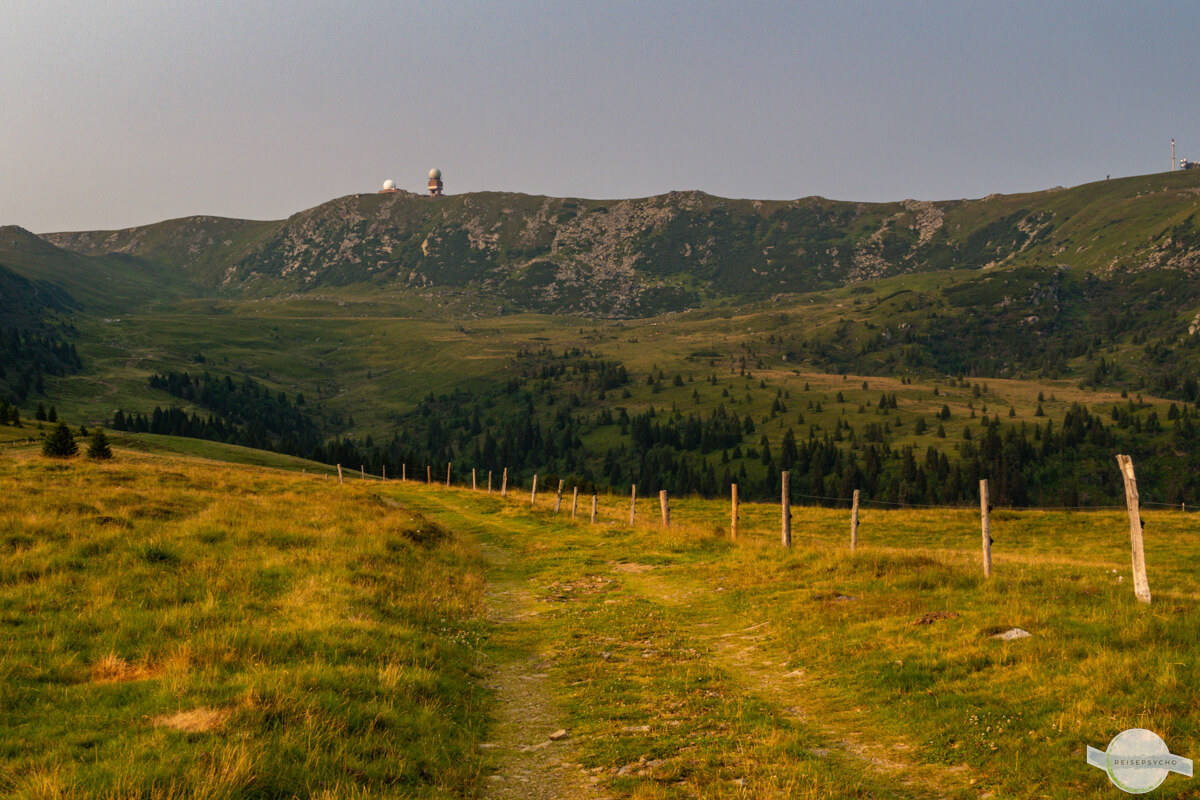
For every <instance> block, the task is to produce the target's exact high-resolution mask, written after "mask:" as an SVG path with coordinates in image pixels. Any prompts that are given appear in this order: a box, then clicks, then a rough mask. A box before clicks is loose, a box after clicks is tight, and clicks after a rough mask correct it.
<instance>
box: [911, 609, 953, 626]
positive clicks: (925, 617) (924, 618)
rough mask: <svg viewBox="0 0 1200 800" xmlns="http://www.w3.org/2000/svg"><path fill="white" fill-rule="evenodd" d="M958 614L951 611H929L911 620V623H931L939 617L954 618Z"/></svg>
mask: <svg viewBox="0 0 1200 800" xmlns="http://www.w3.org/2000/svg"><path fill="white" fill-rule="evenodd" d="M957 616H958V614H956V613H954V612H953V611H930V612H929V613H928V614H922V615H921V616H919V617H917V618H916V619H914V620H913V621H912V624H913V625H932V624H933V623H935V622H937V621H938V620H939V619H954V618H956V617H957Z"/></svg>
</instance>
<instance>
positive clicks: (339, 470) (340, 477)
mask: <svg viewBox="0 0 1200 800" xmlns="http://www.w3.org/2000/svg"><path fill="white" fill-rule="evenodd" d="M338 483H345V481H344V480H342V465H341V464H338Z"/></svg>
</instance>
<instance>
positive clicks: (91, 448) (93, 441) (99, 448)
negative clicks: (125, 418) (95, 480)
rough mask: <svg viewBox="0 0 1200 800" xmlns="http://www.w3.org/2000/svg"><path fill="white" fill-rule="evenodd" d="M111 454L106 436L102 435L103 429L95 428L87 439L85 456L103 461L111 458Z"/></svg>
mask: <svg viewBox="0 0 1200 800" xmlns="http://www.w3.org/2000/svg"><path fill="white" fill-rule="evenodd" d="M112 455H113V454H112V448H111V447H109V446H108V437H107V436H105V435H104V429H103V428H96V430H94V431H92V436H91V438H90V439H88V449H87V457H88V458H93V459H96V460H97V461H103V460H105V459H109V458H112Z"/></svg>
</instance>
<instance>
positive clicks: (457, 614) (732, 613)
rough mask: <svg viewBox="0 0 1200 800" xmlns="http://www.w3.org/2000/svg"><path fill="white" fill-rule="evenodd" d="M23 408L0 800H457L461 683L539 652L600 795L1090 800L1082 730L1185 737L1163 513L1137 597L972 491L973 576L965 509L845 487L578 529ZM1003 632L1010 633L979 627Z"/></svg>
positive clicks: (476, 706)
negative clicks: (170, 447) (239, 460)
mask: <svg viewBox="0 0 1200 800" xmlns="http://www.w3.org/2000/svg"><path fill="white" fill-rule="evenodd" d="M36 430H37V429H36V427H32V428H28V429H21V430H16V429H11V428H0V434H2V437H0V438H3V440H4V441H3V443H2V444H4V447H3V450H2V451H0V452H2V453H3V457H2V458H0V475H2V476H3V479H4V480H5V482H6V485H7V486H9V487H10V491H9V492H8V493H6V500H5V502H4V505H3V506H0V624H2V625H3V628H4V630H5V637H4V639H3V640H2V642H0V717H2V720H0V724H2V725H3V727H4V729H5V730H7V731H13V732H16V733H17V734H18V735H16V736H8V737H6V738H5V741H4V742H3V744H2V745H0V790H2V791H3V793H4V794H5V796H12V797H17V798H91V797H105V798H118V799H121V800H124V798H130V799H132V798H142V797H154V798H158V797H162V798H169V797H211V798H238V797H292V796H312V797H323V798H330V800H332V798H343V797H468V796H474V794H473V793H475V792H478V791H480V790H481V787H482V786H484V783H483V781H485V780H486V779H487V778H488V776H489V774H490V773H491V772H492V771H495V770H499V771H500V774H501V775H503V774H507V773H505V771H504V768H505V758H508V757H519V756H504V755H502V754H497V753H498V751H495V750H480V749H479V748H478V747H477V746H478V745H479V744H480V743H481V742H484V741H487V740H488V738H489V736H490V735H491V732H492V731H493V730H494V727H495V726H494V723H495V722H496V721H497V720H496V717H495V714H496V708H497V698H495V697H494V696H492V695H490V694H489V692H488V691H487V690H486V689H485V688H484V681H483V679H484V678H485V676H486V675H487V674H488V673H489V672H490V670H491V669H492V668H493V667H495V666H500V665H504V664H510V663H524V661H526V660H528V659H529V658H531V657H533V658H536V659H537V661H538V663H539V664H541V665H544V669H545V671H546V672H548V673H549V675H550V678H549V684H548V685H549V687H550V688H549V692H550V695H551V697H550V700H551V702H552V704H553V706H554V707H555V708H556V709H557V713H558V714H559V715H560V717H559V718H560V719H561V720H563V721H564V723H565V727H567V728H568V730H569V732H570V737H569V739H568V740H567V742H566V743H564V744H562V745H558V746H559V747H562V748H565V749H564V750H563V751H562V756H561V757H562V758H563V759H569V760H571V761H572V762H573V763H578V764H580V765H581V768H582V769H583V770H585V771H586V772H587V773H590V774H591V776H592V777H593V779H594V780H596V781H598V782H599V783H601V784H602V786H603V787H604V789H605V790H606V791H607V792H608V793H609V795H610V796H613V797H630V798H676V797H679V798H682V797H755V798H784V797H787V798H795V797H799V798H818V797H833V796H836V797H861V798H868V797H912V798H926V797H929V798H933V797H954V798H968V797H978V796H980V794H982V793H984V792H992V793H993V795H994V796H998V797H999V796H1002V797H1031V798H1032V797H1052V798H1068V797H1078V796H1080V795H1082V794H1087V793H1092V792H1097V791H1106V789H1104V788H1102V787H1105V786H1107V779H1106V778H1105V777H1104V775H1103V774H1102V773H1100V772H1099V771H1098V770H1094V769H1092V768H1089V767H1088V766H1087V765H1086V763H1085V762H1084V757H1083V748H1084V747H1085V746H1086V745H1092V746H1094V747H1100V748H1103V747H1104V746H1105V745H1106V744H1107V742H1108V740H1109V739H1111V738H1112V736H1114V735H1115V734H1116V733H1118V732H1120V731H1121V730H1124V729H1125V728H1129V727H1146V728H1149V729H1152V730H1155V731H1156V732H1158V733H1159V734H1160V735H1162V736H1163V737H1164V738H1165V739H1166V741H1167V742H1168V744H1169V745H1170V746H1171V747H1172V749H1173V751H1174V752H1181V753H1183V754H1184V755H1189V754H1190V752H1189V749H1188V748H1189V747H1190V746H1191V743H1192V742H1194V741H1195V739H1196V736H1197V733H1198V731H1197V727H1196V720H1195V717H1194V714H1192V713H1191V710H1192V709H1193V708H1194V707H1195V705H1196V703H1197V701H1198V700H1200V697H1198V696H1197V692H1198V691H1200V690H1197V689H1196V688H1195V687H1196V685H1197V679H1198V678H1200V675H1197V674H1196V672H1197V664H1198V663H1200V659H1198V658H1197V657H1198V656H1200V653H1198V652H1197V646H1196V643H1195V636H1194V631H1195V629H1196V625H1197V623H1198V622H1200V619H1198V613H1197V612H1198V609H1197V602H1198V601H1200V592H1198V591H1197V586H1196V582H1195V579H1194V571H1193V569H1192V565H1193V564H1194V563H1195V561H1196V559H1197V558H1200V543H1198V542H1197V541H1195V538H1194V536H1192V535H1191V525H1190V517H1189V516H1188V515H1185V514H1183V513H1181V512H1178V511H1152V510H1143V512H1142V515H1143V517H1144V519H1145V520H1146V530H1147V542H1146V560H1147V563H1148V565H1149V576H1150V586H1151V590H1152V592H1153V594H1154V603H1153V604H1152V605H1150V606H1144V605H1140V604H1138V603H1136V602H1135V601H1134V598H1133V596H1132V589H1131V586H1130V581H1129V577H1128V570H1129V566H1128V565H1129V555H1128V533H1127V531H1128V522H1127V519H1126V517H1125V515H1124V513H1123V512H1120V511H1095V512H1087V513H1080V512H1073V513H1068V512H1062V511H1023V512H1016V511H1008V510H997V511H995V512H994V513H993V515H992V534H993V537H994V538H995V545H994V548H993V556H994V574H993V577H992V578H991V579H990V580H985V579H984V578H983V576H982V571H981V568H980V564H979V552H978V551H979V537H980V533H979V520H978V515H977V513H975V512H972V511H970V510H962V511H946V510H922V509H908V510H878V509H875V508H871V507H866V508H864V509H863V510H862V512H861V518H860V519H861V526H860V530H859V548H858V550H857V552H855V553H853V554H851V553H849V552H848V548H847V542H848V514H847V512H846V510H844V509H820V508H808V507H796V508H795V509H794V520H793V539H794V546H793V547H792V549H791V550H783V549H782V548H781V547H780V546H779V544H778V525H779V517H778V514H779V511H778V507H777V506H773V505H771V504H749V503H747V504H743V505H742V508H741V516H740V525H739V537H738V540H737V541H731V540H730V538H729V535H728V524H729V520H728V505H727V503H726V502H724V501H718V500H707V501H706V500H694V499H693V500H682V501H680V500H672V509H671V511H672V527H671V528H670V529H663V527H662V526H661V524H660V523H659V521H658V502H657V498H649V499H642V500H639V502H638V506H637V524H636V525H635V526H633V527H630V526H629V525H628V524H627V519H628V511H629V501H628V498H627V497H621V496H611V495H606V496H602V497H601V498H599V524H598V525H596V526H591V525H589V524H587V522H586V517H587V513H588V511H589V510H590V503H589V502H588V501H587V500H585V501H584V502H583V503H581V506H580V511H581V513H580V517H579V518H578V519H576V520H572V519H570V518H569V516H568V510H569V508H570V505H571V503H570V497H571V495H570V493H569V492H570V487H568V494H567V496H566V498H565V501H566V502H564V505H563V512H562V513H560V514H555V513H554V512H553V510H552V509H553V503H554V498H553V494H552V493H543V494H542V495H541V496H540V497H539V500H538V506H537V508H535V509H531V508H530V507H529V503H528V497H529V495H528V492H527V489H528V487H517V486H513V487H512V488H511V490H510V494H509V497H508V498H507V499H502V498H500V497H499V496H498V493H493V494H491V495H488V494H485V493H484V492H476V493H472V492H470V491H466V490H463V489H451V490H447V489H444V488H442V487H440V486H438V485H434V486H426V485H424V484H420V483H399V482H395V481H392V482H388V483H386V484H385V483H381V482H379V481H363V480H361V479H357V478H348V479H347V481H346V482H345V484H341V483H339V482H338V481H337V479H336V477H327V476H324V475H322V476H316V475H298V474H296V473H295V472H290V473H289V472H283V471H280V470H279V469H278V468H277V467H287V466H288V465H287V464H285V463H283V462H278V463H274V464H272V465H271V467H272V468H264V467H261V466H236V465H223V464H219V463H215V462H211V461H206V460H203V459H201V458H198V457H197V456H196V454H194V453H192V454H189V455H187V456H181V455H174V454H159V453H150V452H139V451H137V450H133V449H129V448H128V447H126V446H122V447H118V449H117V459H116V460H115V461H114V462H112V463H103V464H94V463H89V462H86V461H84V460H81V459H74V460H70V461H65V462H64V461H53V460H49V459H44V458H42V457H40V456H36V455H34V454H33V453H34V451H35V450H36V444H28V443H25V441H24V440H25V437H28V436H29V435H30V434H34V435H36ZM151 438H152V439H153V438H157V437H151ZM145 439H146V437H137V440H145ZM132 441H135V440H129V441H123V440H119V442H118V443H119V444H120V443H124V444H129V443H131V442H132ZM588 500H590V498H589V499H588ZM481 547H482V550H481ZM481 552H487V553H489V561H487V562H485V561H484V560H483V558H482V555H481ZM485 583H490V584H492V585H493V586H494V587H495V588H496V589H497V590H498V591H497V592H494V593H493V594H492V596H491V599H489V601H488V606H490V607H491V609H492V610H493V611H494V612H496V614H498V616H496V617H494V618H495V619H497V620H502V621H504V620H506V621H504V622H501V623H496V622H492V623H488V622H485V621H484V619H483V615H482V613H481V612H482V606H483V597H484V588H485ZM516 596H521V597H525V598H526V599H525V600H521V601H519V602H518V601H515V600H511V599H509V600H506V599H505V598H506V597H516ZM934 612H940V613H937V614H936V618H935V619H933V621H931V622H928V623H927V624H919V623H918V622H917V620H920V619H922V618H928V617H927V615H930V614H931V613H934ZM947 612H948V613H947ZM1011 626H1018V627H1021V628H1024V629H1026V630H1028V631H1030V632H1032V633H1033V637H1032V638H1029V639H1023V640H1017V641H1014V642H1010V643H1004V642H999V641H996V640H994V639H991V638H989V635H990V634H992V633H995V632H997V631H1000V630H1004V629H1006V628H1008V627H1011ZM539 668H542V667H539ZM530 735H532V736H535V737H536V736H537V735H538V732H536V731H534V732H531V733H530ZM533 777H534V779H536V776H533ZM1187 787H1188V783H1187V782H1185V781H1184V780H1183V779H1182V778H1178V777H1173V778H1171V779H1169V780H1168V781H1167V783H1166V784H1164V787H1163V788H1162V789H1161V790H1160V791H1161V792H1162V793H1163V796H1165V797H1175V796H1186V789H1187Z"/></svg>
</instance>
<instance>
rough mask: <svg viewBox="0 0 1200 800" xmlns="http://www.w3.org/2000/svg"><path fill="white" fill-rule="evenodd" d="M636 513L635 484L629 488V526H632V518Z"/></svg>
mask: <svg viewBox="0 0 1200 800" xmlns="http://www.w3.org/2000/svg"><path fill="white" fill-rule="evenodd" d="M636 512H637V484H636V483H634V484H631V485H630V487H629V524H630V525H633V516H634V514H635V513H636Z"/></svg>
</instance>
